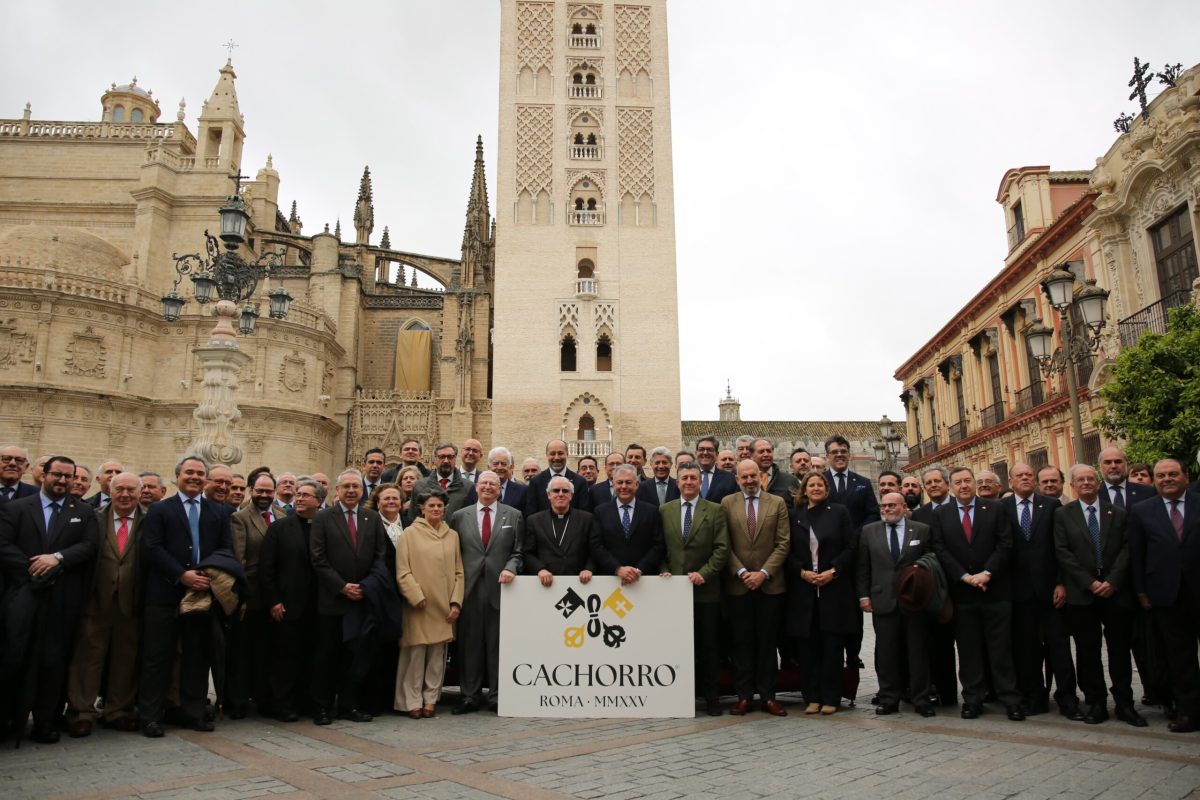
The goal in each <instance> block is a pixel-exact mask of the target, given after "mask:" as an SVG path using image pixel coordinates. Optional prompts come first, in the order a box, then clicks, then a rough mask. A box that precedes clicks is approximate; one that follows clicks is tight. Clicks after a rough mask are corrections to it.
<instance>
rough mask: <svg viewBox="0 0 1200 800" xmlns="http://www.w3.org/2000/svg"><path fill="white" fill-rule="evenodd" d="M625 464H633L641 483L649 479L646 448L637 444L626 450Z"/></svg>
mask: <svg viewBox="0 0 1200 800" xmlns="http://www.w3.org/2000/svg"><path fill="white" fill-rule="evenodd" d="M625 463H626V464H632V465H633V468H634V469H635V470H637V476H638V480H639V481H644V480H646V479H647V477H648V476H647V475H646V448H644V447H642V446H641V445H640V444H637V443H636V442H635V443H633V444H631V445H629V446H628V447H626V448H625Z"/></svg>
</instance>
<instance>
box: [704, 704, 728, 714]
mask: <svg viewBox="0 0 1200 800" xmlns="http://www.w3.org/2000/svg"><path fill="white" fill-rule="evenodd" d="M705 711H707V712H708V715H709V716H710V717H719V716H721V715H722V714H723V713H725V712H724V711H722V710H721V703H720V701H717V700H709V701H708V702H707V703H705Z"/></svg>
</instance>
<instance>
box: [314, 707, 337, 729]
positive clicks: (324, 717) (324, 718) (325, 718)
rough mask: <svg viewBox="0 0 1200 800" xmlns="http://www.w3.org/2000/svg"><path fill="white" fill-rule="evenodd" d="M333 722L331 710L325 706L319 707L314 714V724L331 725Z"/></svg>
mask: <svg viewBox="0 0 1200 800" xmlns="http://www.w3.org/2000/svg"><path fill="white" fill-rule="evenodd" d="M332 722H333V717H331V716H329V712H328V711H326V710H325V709H323V708H319V709H317V713H316V714H313V724H314V725H329V724H331V723H332Z"/></svg>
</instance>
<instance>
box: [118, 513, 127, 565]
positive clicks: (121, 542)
mask: <svg viewBox="0 0 1200 800" xmlns="http://www.w3.org/2000/svg"><path fill="white" fill-rule="evenodd" d="M128 542H129V517H121V525H120V527H118V528H117V555H119V556H123V555H125V545H126V544H127V543H128Z"/></svg>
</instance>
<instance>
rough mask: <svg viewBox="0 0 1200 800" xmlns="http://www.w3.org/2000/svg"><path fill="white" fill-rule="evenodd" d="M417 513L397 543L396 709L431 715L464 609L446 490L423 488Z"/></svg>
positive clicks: (455, 537)
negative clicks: (400, 625)
mask: <svg viewBox="0 0 1200 800" xmlns="http://www.w3.org/2000/svg"><path fill="white" fill-rule="evenodd" d="M416 501H417V504H418V505H419V506H420V508H421V516H419V517H417V519H416V520H414V521H413V524H412V525H410V526H408V527H407V528H405V529H404V534H403V535H402V536H401V537H400V539H399V541H398V542H396V583H397V584H399V586H400V594H402V595H403V596H404V599H405V601H406V604H405V606H404V635H403V636H402V637H401V639H400V662H399V664H398V665H397V669H396V702H395V708H396V710H397V711H404V712H407V713H408V716H410V717H412V718H413V719H420V718H421V717H425V718H426V719H428V718H429V717H432V716H433V714H434V709H435V708H436V706H437V701H438V697H439V696H440V695H441V693H442V680H443V679H444V678H445V676H446V645H447V643H449V642H452V641H454V621H455V620H457V619H458V614H459V612H460V611H461V610H462V600H463V565H462V554H461V553H460V551H459V547H458V534H457V533H455V532H454V531H453V530H451V529H450V526H449V525H447V524H446V523H445V521H444V520H443V517H444V516H445V513H446V494H445V493H444V492H442V491H441V490H434V491H431V492H421V493H420V494H418V496H417V498H416Z"/></svg>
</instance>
